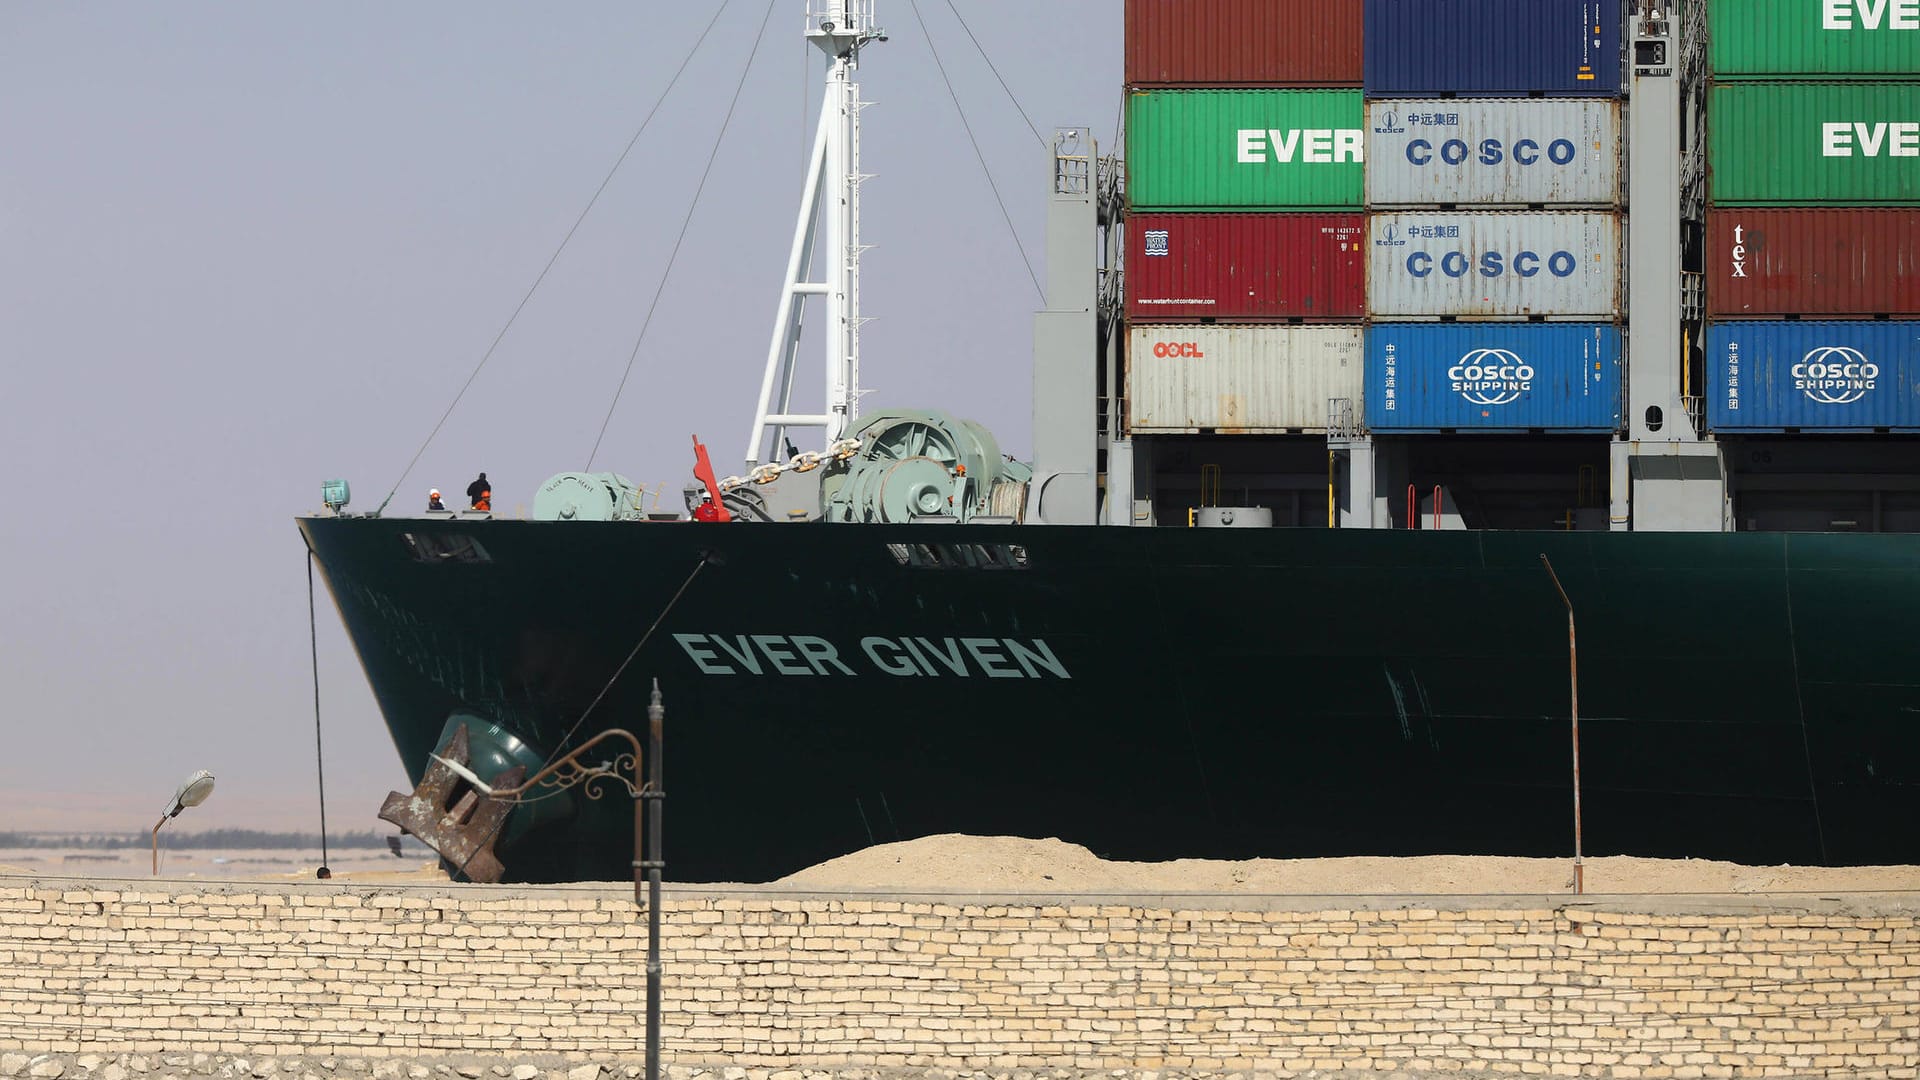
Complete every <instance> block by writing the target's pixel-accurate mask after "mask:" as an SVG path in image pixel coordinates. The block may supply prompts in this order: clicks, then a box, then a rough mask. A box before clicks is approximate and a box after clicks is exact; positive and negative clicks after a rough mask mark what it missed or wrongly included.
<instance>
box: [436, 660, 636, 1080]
mask: <svg viewBox="0 0 1920 1080" xmlns="http://www.w3.org/2000/svg"><path fill="white" fill-rule="evenodd" d="M665 718H666V709H665V708H663V707H662V706H661V704H660V680H658V679H655V680H654V682H653V700H652V701H651V703H649V704H648V706H647V745H646V747H645V750H644V753H643V751H642V748H641V746H640V740H639V738H637V737H636V736H635V735H634V734H633V733H632V732H630V731H627V730H626V729H624V728H608V729H607V730H605V731H602V732H601V733H599V734H598V735H595V736H594V737H593V738H591V739H588V740H587V741H586V742H584V743H581V744H580V747H579V749H577V750H574V751H573V752H572V753H570V754H568V755H566V756H565V757H562V758H560V759H558V760H556V761H553V762H551V763H549V764H548V765H547V767H546V768H544V769H541V770H540V771H539V772H537V773H534V774H533V775H532V776H530V777H528V778H527V779H526V781H525V782H523V783H520V784H516V785H515V786H513V787H510V788H496V787H491V786H489V785H488V784H487V783H486V782H484V781H482V780H481V779H480V778H479V777H478V776H476V775H475V774H474V773H473V771H472V770H471V769H468V768H467V767H466V766H464V765H462V764H460V763H459V762H457V761H449V760H447V759H446V758H443V757H441V756H440V755H438V754H435V755H433V758H434V760H435V761H438V762H440V763H441V764H443V765H445V766H446V767H447V768H449V769H451V770H453V771H454V773H456V774H458V775H459V776H460V777H461V778H463V779H465V780H466V781H467V783H469V784H472V785H473V787H474V790H476V791H478V792H479V793H480V794H482V795H484V796H486V797H487V798H489V799H501V800H504V801H507V802H513V803H520V802H524V801H526V800H525V798H524V796H525V795H526V794H527V793H528V792H530V791H532V790H533V789H534V788H536V787H543V786H544V787H546V788H549V789H553V790H564V789H566V788H572V787H578V788H579V789H580V790H581V792H582V793H583V794H585V795H586V796H587V798H589V799H598V798H599V797H600V796H601V794H602V791H601V790H600V781H602V780H609V779H611V780H613V781H615V782H617V783H618V784H620V786H622V787H624V788H626V789H627V794H628V795H631V796H632V797H633V902H634V904H635V905H636V906H638V905H642V904H644V905H645V907H646V909H647V1072H646V1077H647V1080H659V1078H660V872H661V871H662V870H664V869H666V866H667V863H666V860H665V859H664V858H662V857H661V853H660V837H661V817H662V810H663V808H664V807H665V805H666V794H667V793H666V789H665V788H664V787H662V786H661V779H660V777H661V760H660V743H661V727H662V725H663V722H664V720H665ZM619 740H625V741H626V744H627V746H628V747H630V748H631V749H629V750H621V751H618V752H616V753H615V754H614V756H613V758H612V759H611V760H609V761H606V762H603V763H601V764H599V765H586V764H583V763H582V762H581V760H580V759H581V758H582V757H583V756H585V755H586V753H587V751H589V750H591V749H593V748H594V747H596V746H599V745H600V744H601V743H604V742H617V741H619ZM643 762H644V763H645V766H646V770H647V778H646V781H645V782H644V783H641V782H639V781H640V768H641V764H642V763H643ZM623 771H624V772H630V773H632V774H633V779H632V780H628V779H627V778H626V777H625V776H622V775H621V773H622V772H623ZM649 852H651V855H649V854H648V853H649ZM643 883H644V884H645V885H646V887H647V897H646V899H644V900H643V899H642V898H641V893H640V887H641V885H642V884H643Z"/></svg>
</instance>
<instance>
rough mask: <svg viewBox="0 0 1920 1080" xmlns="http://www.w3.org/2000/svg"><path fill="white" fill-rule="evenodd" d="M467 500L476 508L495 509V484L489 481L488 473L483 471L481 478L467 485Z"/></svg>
mask: <svg viewBox="0 0 1920 1080" xmlns="http://www.w3.org/2000/svg"><path fill="white" fill-rule="evenodd" d="M467 501H469V502H471V503H472V504H473V508H474V509H475V510H489V511H490V510H492V509H493V485H492V484H489V483H487V474H486V473H481V474H480V479H478V480H475V481H474V482H473V483H471V484H468V485H467Z"/></svg>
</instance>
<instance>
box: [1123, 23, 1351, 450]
mask: <svg viewBox="0 0 1920 1080" xmlns="http://www.w3.org/2000/svg"><path fill="white" fill-rule="evenodd" d="M1361 17H1362V0H1298V2H1290V3H1287V4H1276V3H1273V2H1272V0H1128V2H1127V5H1126V18H1127V27H1126V41H1127V44H1126V68H1127V70H1126V78H1127V86H1128V93H1127V122H1126V123H1127V128H1126V131H1127V136H1126V169H1127V198H1128V202H1129V207H1130V213H1129V218H1128V228H1127V264H1126V265H1127V279H1126V289H1127V318H1128V322H1129V324H1130V329H1129V332H1128V335H1127V397H1128V401H1129V403H1130V409H1131V413H1130V429H1131V430H1132V431H1134V432H1137V433H1170V432H1195V431H1201V430H1212V431H1217V432H1249V433H1257V432H1283V431H1289V430H1293V431H1303V430H1322V429H1324V428H1325V426H1326V423H1327V402H1328V400H1329V399H1332V398H1350V399H1352V400H1353V401H1354V402H1356V404H1357V403H1359V401H1360V399H1361V395H1362V352H1363V349H1362V342H1363V336H1362V333H1363V332H1362V328H1361V326H1360V323H1361V320H1362V319H1363V318H1364V317H1365V314H1366V292H1365V282H1366V271H1367V259H1366V249H1365V243H1366V219H1365V217H1364V215H1363V214H1362V213H1361V205H1362V198H1363V195H1362V189H1363V185H1364V175H1363V164H1364V163H1363V156H1364V148H1363V146H1362V139H1363V133H1362V119H1363V116H1362V103H1361V95H1360V88H1359V87H1360V80H1361V71H1362V51H1361Z"/></svg>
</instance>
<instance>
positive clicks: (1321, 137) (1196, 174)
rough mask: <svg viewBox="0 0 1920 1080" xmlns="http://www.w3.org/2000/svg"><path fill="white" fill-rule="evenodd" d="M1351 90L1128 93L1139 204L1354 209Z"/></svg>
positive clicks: (1359, 180)
mask: <svg viewBox="0 0 1920 1080" xmlns="http://www.w3.org/2000/svg"><path fill="white" fill-rule="evenodd" d="M1365 121H1366V109H1365V106H1364V105H1363V104H1362V103H1361V97H1360V91H1359V90H1357V89H1356V90H1153V91H1143V92H1139V93H1134V94H1129V95H1128V96H1127V199H1128V201H1129V203H1130V204H1131V205H1132V206H1133V207H1134V208H1135V209H1138V210H1308V209H1313V210H1336V209H1338V210H1345V209H1358V208H1359V206H1360V201H1361V190H1362V185H1363V177H1364V175H1365V171H1366V169H1365V166H1364V164H1363V162H1362V160H1361V154H1362V149H1361V148H1362V144H1363V142H1364V140H1363V139H1362V137H1361V136H1362V134H1363V131H1362V129H1363V126H1364V124H1365Z"/></svg>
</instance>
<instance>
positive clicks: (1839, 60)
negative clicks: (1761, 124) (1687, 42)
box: [1707, 0, 1920, 80]
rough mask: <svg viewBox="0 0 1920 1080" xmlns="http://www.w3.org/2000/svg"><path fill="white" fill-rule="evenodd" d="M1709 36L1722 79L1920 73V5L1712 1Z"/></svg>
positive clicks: (1890, 0)
mask: <svg viewBox="0 0 1920 1080" xmlns="http://www.w3.org/2000/svg"><path fill="white" fill-rule="evenodd" d="M1707 35H1708V46H1707V62H1708V64H1710V65H1711V66H1712V70H1713V77H1714V78H1715V79H1720V80H1733V79H1792V78H1801V79H1846V78H1865V79H1911V78H1913V77H1915V75H1916V74H1920V0H1711V2H1710V4H1709V6H1708V8H1707Z"/></svg>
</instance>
